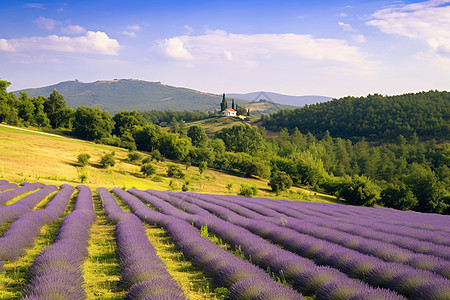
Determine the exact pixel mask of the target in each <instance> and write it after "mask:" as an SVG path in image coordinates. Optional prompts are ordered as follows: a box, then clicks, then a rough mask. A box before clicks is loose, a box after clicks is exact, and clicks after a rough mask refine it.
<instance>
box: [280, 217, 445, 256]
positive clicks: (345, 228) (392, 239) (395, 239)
mask: <svg viewBox="0 0 450 300" xmlns="http://www.w3.org/2000/svg"><path fill="white" fill-rule="evenodd" d="M278 211H280V212H281V210H280V208H278ZM283 214H285V215H286V216H290V217H294V218H297V219H301V220H302V221H304V222H306V223H309V224H314V225H318V226H320V227H322V228H325V229H326V230H333V232H334V233H336V234H337V235H339V236H340V237H341V238H343V239H344V236H347V238H349V239H352V238H353V236H354V235H356V236H361V237H364V238H365V239H368V240H376V241H381V242H385V243H390V244H394V245H396V246H399V247H401V248H404V249H408V250H410V251H413V252H416V253H423V254H429V255H433V256H436V257H439V258H443V259H447V260H450V247H448V246H444V245H439V244H435V243H431V242H425V241H419V240H417V239H416V238H411V237H405V236H400V235H397V234H392V233H385V232H382V231H376V230H374V229H372V228H369V227H363V226H360V225H354V224H350V223H343V222H341V220H329V219H324V218H319V217H312V216H307V217H305V216H304V215H302V214H301V213H299V212H296V211H293V210H292V209H283ZM334 230H337V231H339V232H342V233H338V232H336V231H334ZM329 232H330V233H331V231H329ZM334 233H333V234H334ZM348 234H351V235H348ZM364 241H367V240H364Z"/></svg>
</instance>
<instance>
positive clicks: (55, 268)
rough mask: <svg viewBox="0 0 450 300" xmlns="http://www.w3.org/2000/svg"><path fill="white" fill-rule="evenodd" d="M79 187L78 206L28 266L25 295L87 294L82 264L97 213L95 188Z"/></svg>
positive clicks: (72, 296) (80, 296)
mask: <svg viewBox="0 0 450 300" xmlns="http://www.w3.org/2000/svg"><path fill="white" fill-rule="evenodd" d="M77 189H78V190H79V191H80V192H79V194H78V196H77V200H76V204H75V208H74V210H73V211H72V212H71V213H70V214H68V215H67V216H66V217H65V218H64V220H63V222H62V224H61V227H60V229H59V231H58V235H57V237H56V239H55V241H54V243H53V244H52V245H51V246H49V247H48V248H46V249H44V250H43V251H42V252H41V253H40V254H39V255H38V256H37V257H36V258H35V260H34V262H33V264H32V265H31V266H30V268H29V269H28V277H29V278H30V279H29V281H28V282H27V284H26V286H25V289H24V295H25V296H24V298H23V299H67V300H71V299H73V300H78V299H85V298H86V292H85V291H84V288H83V283H84V279H83V271H82V268H81V266H82V264H83V263H84V261H85V258H86V257H87V255H88V254H89V253H88V251H87V246H88V240H89V233H90V228H91V226H92V224H93V223H94V221H95V219H96V215H95V211H94V206H93V202H92V193H91V190H90V189H89V188H88V187H86V186H83V185H79V186H77ZM57 207H59V206H58V205H55V206H54V208H55V209H57Z"/></svg>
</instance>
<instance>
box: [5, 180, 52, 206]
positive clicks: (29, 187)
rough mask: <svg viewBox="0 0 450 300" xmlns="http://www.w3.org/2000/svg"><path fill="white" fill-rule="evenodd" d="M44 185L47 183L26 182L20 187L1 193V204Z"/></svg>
mask: <svg viewBox="0 0 450 300" xmlns="http://www.w3.org/2000/svg"><path fill="white" fill-rule="evenodd" d="M22 184H24V183H22ZM44 186H45V184H42V183H39V182H35V183H26V184H24V185H23V186H21V187H18V188H16V189H13V190H9V191H6V192H3V193H0V205H4V204H5V203H6V202H8V201H9V200H11V199H13V198H15V197H17V196H20V195H22V194H25V193H28V192H31V191H34V190H37V189H38V188H41V187H44Z"/></svg>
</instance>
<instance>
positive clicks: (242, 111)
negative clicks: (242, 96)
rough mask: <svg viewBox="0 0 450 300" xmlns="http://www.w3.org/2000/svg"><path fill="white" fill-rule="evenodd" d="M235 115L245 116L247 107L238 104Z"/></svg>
mask: <svg viewBox="0 0 450 300" xmlns="http://www.w3.org/2000/svg"><path fill="white" fill-rule="evenodd" d="M236 111H237V113H236V114H237V115H238V116H246V115H247V109H246V108H245V107H244V106H239V107H237V108H236Z"/></svg>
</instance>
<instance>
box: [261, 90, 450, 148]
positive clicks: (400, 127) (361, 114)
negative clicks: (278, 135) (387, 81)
mask: <svg viewBox="0 0 450 300" xmlns="http://www.w3.org/2000/svg"><path fill="white" fill-rule="evenodd" d="M449 115H450V93H449V92H439V91H429V92H421V93H415V94H404V95H399V96H381V95H378V94H374V95H369V96H367V97H359V98H356V97H345V98H341V99H335V100H333V101H329V102H325V103H319V104H315V105H309V106H305V107H302V108H297V109H294V110H287V109H286V110H281V111H278V112H276V113H274V114H272V115H270V116H265V117H263V118H262V121H263V126H264V127H266V128H267V129H270V130H281V129H283V128H287V129H289V130H293V129H294V128H299V129H300V130H302V131H304V132H308V131H309V132H311V133H312V134H314V135H315V136H319V137H320V136H323V135H324V134H325V132H326V131H327V130H328V131H329V132H330V133H331V135H332V136H334V137H341V138H345V139H352V140H358V138H360V137H366V139H368V140H389V139H392V138H395V137H397V136H398V135H400V134H401V135H403V136H406V137H409V136H412V135H413V134H414V133H415V134H417V136H419V137H420V138H422V139H430V138H434V139H441V138H444V139H445V138H448V137H449V136H450V120H449Z"/></svg>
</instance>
